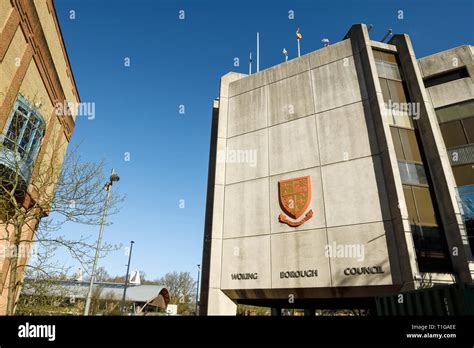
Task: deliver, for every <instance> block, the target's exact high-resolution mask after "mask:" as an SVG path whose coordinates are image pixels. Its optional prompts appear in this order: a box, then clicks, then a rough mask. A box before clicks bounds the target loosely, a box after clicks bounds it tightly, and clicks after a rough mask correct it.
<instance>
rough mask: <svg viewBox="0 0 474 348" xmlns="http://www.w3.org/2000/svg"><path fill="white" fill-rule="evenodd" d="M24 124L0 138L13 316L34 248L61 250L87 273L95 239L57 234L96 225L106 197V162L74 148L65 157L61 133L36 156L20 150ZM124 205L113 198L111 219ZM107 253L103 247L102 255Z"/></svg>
mask: <svg viewBox="0 0 474 348" xmlns="http://www.w3.org/2000/svg"><path fill="white" fill-rule="evenodd" d="M22 122H23V123H22ZM24 122H25V120H24V119H21V117H13V119H12V120H11V124H10V127H9V133H8V134H7V135H4V137H3V138H1V137H0V227H1V228H0V240H2V241H3V242H4V243H5V245H6V248H5V250H6V255H5V262H6V263H7V265H8V268H7V269H8V271H7V272H6V274H5V275H4V279H3V280H4V281H7V282H8V283H7V284H8V289H7V290H8V293H7V310H6V314H7V315H13V314H14V312H15V304H16V302H17V299H18V295H19V289H20V287H21V285H22V279H23V274H24V271H25V267H27V264H28V258H29V255H30V253H31V250H32V249H33V245H38V246H40V247H41V248H43V249H46V250H48V249H49V250H51V249H53V248H58V247H62V248H65V249H66V250H68V251H69V253H70V255H71V257H73V258H74V259H75V260H77V261H78V262H79V263H80V264H81V265H82V267H83V268H84V269H85V270H88V269H89V265H90V263H91V260H92V257H93V255H94V254H93V250H94V248H95V239H94V238H91V236H83V235H74V236H67V237H66V236H64V235H62V234H61V233H60V232H61V229H62V228H63V227H64V226H65V224H66V223H78V224H86V225H98V224H99V223H100V219H101V215H102V214H103V208H104V203H105V197H106V191H105V190H103V185H104V183H105V182H106V178H105V175H104V172H105V163H104V161H101V162H99V163H94V162H90V161H85V160H83V159H82V158H81V156H80V154H79V150H78V148H77V147H74V148H71V149H70V150H69V151H68V152H67V153H66V155H64V152H65V149H66V147H67V146H66V145H67V144H66V143H65V141H66V140H61V139H64V136H63V135H62V134H61V130H59V133H56V134H55V132H54V131H51V133H52V134H50V135H49V138H50V139H51V137H52V138H53V139H56V140H54V141H52V142H51V141H50V142H48V143H47V144H45V145H44V146H47V147H46V148H45V149H44V150H43V149H42V151H41V153H40V156H38V150H39V147H38V148H34V149H33V148H32V147H31V146H32V145H31V144H33V143H34V141H35V139H33V140H31V141H30V143H29V144H30V145H28V146H30V148H29V151H28V149H26V147H25V145H22V141H23V138H22V137H25V135H24V134H25V132H26V131H25V128H24V127H25V126H24ZM21 129H23V130H22V132H21V133H20V130H21ZM43 131H44V130H43ZM39 157H40V158H39ZM123 199H124V196H122V195H120V194H118V193H117V192H116V191H115V190H114V191H113V192H112V195H111V198H110V204H109V210H108V214H109V215H111V214H114V213H116V212H118V210H119V207H120V203H121V202H122V201H123ZM111 249H112V246H110V245H104V246H103V250H102V251H104V252H106V251H109V250H111ZM0 280H1V279H0ZM2 283H3V282H2Z"/></svg>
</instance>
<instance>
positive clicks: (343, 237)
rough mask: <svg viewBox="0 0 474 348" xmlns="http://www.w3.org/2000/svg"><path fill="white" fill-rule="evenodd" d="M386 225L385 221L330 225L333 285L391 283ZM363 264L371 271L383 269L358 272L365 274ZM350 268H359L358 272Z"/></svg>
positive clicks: (329, 236) (329, 241) (328, 231)
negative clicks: (371, 272)
mask: <svg viewBox="0 0 474 348" xmlns="http://www.w3.org/2000/svg"><path fill="white" fill-rule="evenodd" d="M385 228H386V227H385V226H384V224H383V223H371V224H359V225H352V226H344V227H333V228H328V230H327V234H328V244H329V246H331V248H332V249H331V251H332V253H333V254H331V255H330V256H331V257H330V263H331V275H332V284H333V286H341V287H342V286H367V285H390V284H392V277H391V271H390V262H389V258H388V251H387V241H386V238H385V233H386V231H385ZM363 267H366V268H371V271H375V269H373V267H382V269H381V270H377V271H376V272H379V273H375V272H374V274H367V273H366V274H357V272H359V273H363V270H362V269H361V268H363ZM348 268H349V269H353V268H356V271H353V270H347V269H348ZM345 272H346V274H345ZM351 272H352V273H356V274H351ZM381 272H383V273H381ZM347 273H349V274H347Z"/></svg>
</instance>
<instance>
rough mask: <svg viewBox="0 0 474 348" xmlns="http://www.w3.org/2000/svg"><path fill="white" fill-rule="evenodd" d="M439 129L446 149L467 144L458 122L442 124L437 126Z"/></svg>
mask: <svg viewBox="0 0 474 348" xmlns="http://www.w3.org/2000/svg"><path fill="white" fill-rule="evenodd" d="M439 128H440V129H441V133H442V134H443V139H444V143H445V144H446V147H447V148H450V147H455V146H460V145H465V144H467V139H466V136H465V135H464V130H463V128H462V125H461V121H460V120H457V121H451V122H447V123H442V124H440V125H439Z"/></svg>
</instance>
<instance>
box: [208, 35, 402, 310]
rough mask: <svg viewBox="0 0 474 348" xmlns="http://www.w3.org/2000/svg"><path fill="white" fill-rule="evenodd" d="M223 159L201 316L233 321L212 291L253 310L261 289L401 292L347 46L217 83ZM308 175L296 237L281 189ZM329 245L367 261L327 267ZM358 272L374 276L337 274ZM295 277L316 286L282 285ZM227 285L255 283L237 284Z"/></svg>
mask: <svg viewBox="0 0 474 348" xmlns="http://www.w3.org/2000/svg"><path fill="white" fill-rule="evenodd" d="M226 82H227V83H226ZM223 150H225V151H227V152H226V153H227V156H228V157H227V158H226V160H224V161H221V162H224V163H221V162H219V160H217V162H218V163H216V174H215V177H216V180H215V187H214V191H213V194H214V195H215V196H214V209H213V214H214V217H213V220H212V235H213V237H212V238H213V239H212V247H211V252H210V260H211V261H210V271H209V273H210V277H209V278H210V281H209V287H210V289H209V295H208V300H209V304H208V310H207V313H208V314H223V313H225V314H228V313H229V311H231V310H235V308H232V306H229V305H228V302H225V301H223V297H222V294H221V293H220V292H219V291H220V290H219V289H222V290H225V291H226V292H227V293H231V292H232V291H234V290H236V291H237V292H238V293H239V296H240V297H241V298H245V297H248V298H251V297H254V296H255V291H259V289H260V290H261V291H262V292H261V293H262V294H266V295H263V296H264V297H265V296H268V297H274V295H275V294H276V293H278V294H280V295H279V296H283V297H287V296H288V293H289V292H286V290H285V291H283V292H282V291H278V289H280V290H283V289H292V288H308V289H310V288H313V289H314V288H321V289H323V288H324V289H329V288H330V287H348V286H356V287H359V286H373V285H380V286H387V285H389V286H390V285H393V284H395V286H400V284H399V283H400V277H399V274H400V269H399V265H398V264H397V263H393V260H392V262H391V259H390V255H389V254H390V252H389V248H388V241H389V240H393V238H394V232H393V228H392V226H391V212H390V207H389V201H388V197H387V192H386V186H385V182H384V173H383V169H382V164H381V159H380V151H379V148H378V143H377V139H376V134H375V129H374V124H373V115H372V112H371V109H370V105H369V100H368V95H367V90H366V84H365V81H364V75H363V74H361V60H360V56H359V53H358V52H356V54H354V50H353V45H352V43H351V40H350V39H347V40H344V41H341V42H339V43H337V44H334V45H331V46H329V47H326V48H323V49H321V50H318V51H315V52H313V53H310V54H307V55H304V56H302V57H301V58H299V59H294V60H291V61H289V62H287V63H283V64H280V65H277V66H275V67H272V68H270V69H267V70H264V71H261V72H259V73H256V74H253V75H250V76H242V75H239V74H232V73H231V74H228V75H225V76H224V77H223V78H222V80H221V93H220V97H219V130H218V138H217V153H219V151H223ZM239 151H240V154H241V157H240V158H239V157H238V153H239ZM231 154H234V155H236V157H235V158H234V159H232V158H231V157H230V156H231ZM244 154H246V156H245V155H244ZM211 155H212V154H211ZM217 156H218V155H217ZM224 157H225V156H224ZM242 162H243V163H242ZM307 175H308V176H310V177H311V186H312V198H311V203H310V204H309V207H308V210H309V209H312V210H313V212H314V215H313V217H312V218H311V219H310V220H308V221H306V222H305V223H304V224H302V225H301V226H299V227H290V226H288V225H286V224H282V223H280V222H279V221H278V216H279V214H281V213H282V210H281V208H280V205H279V199H278V181H280V180H285V179H291V178H295V177H300V176H307ZM333 243H336V244H343V245H346V244H351V245H359V246H363V247H364V248H365V253H364V260H359V261H358V260H357V259H356V258H350V257H327V255H325V247H326V245H328V244H331V245H332V244H333ZM365 266H381V267H382V269H383V273H382V274H372V275H365V276H347V275H345V274H344V270H345V269H346V268H348V267H365ZM297 270H317V271H318V276H317V277H309V278H281V275H280V272H284V271H297ZM235 273H257V274H258V277H257V279H246V280H235V279H232V277H231V274H235ZM289 291H290V292H291V290H289ZM362 293H363V292H362ZM213 294H214V295H213ZM272 294H273V295H272ZM340 296H343V295H340ZM359 296H360V295H359ZM223 302H224V303H223ZM211 304H212V305H211Z"/></svg>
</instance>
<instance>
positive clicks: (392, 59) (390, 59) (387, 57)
mask: <svg viewBox="0 0 474 348" xmlns="http://www.w3.org/2000/svg"><path fill="white" fill-rule="evenodd" d="M380 56H381V58H382V60H383V61H385V62H387V63H392V64H397V56H396V55H395V54H393V53H390V52H383V51H380Z"/></svg>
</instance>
